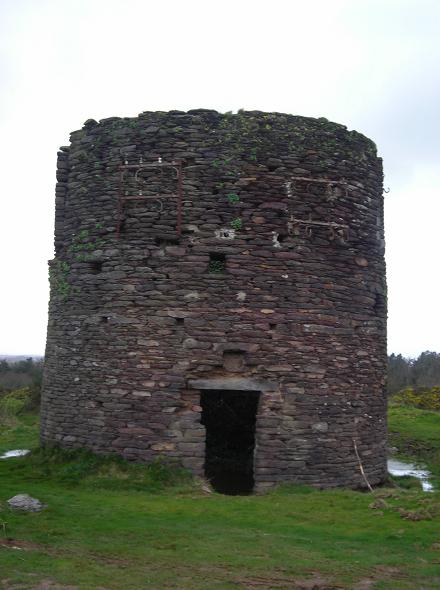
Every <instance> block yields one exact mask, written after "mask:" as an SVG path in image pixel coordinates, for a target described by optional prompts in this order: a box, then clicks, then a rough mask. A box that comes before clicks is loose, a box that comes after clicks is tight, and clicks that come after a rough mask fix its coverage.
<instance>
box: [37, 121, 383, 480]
mask: <svg viewBox="0 0 440 590" xmlns="http://www.w3.org/2000/svg"><path fill="white" fill-rule="evenodd" d="M57 181H58V182H57V187H56V221H55V246H56V256H55V259H54V260H52V261H51V262H50V277H51V300H50V316H49V326H48V340H47V350H46V368H45V376H44V392H43V407H42V440H43V442H44V443H57V444H60V445H62V446H64V447H78V446H84V447H89V448H91V449H93V450H94V451H97V452H116V453H119V454H121V455H122V456H124V457H126V458H127V459H132V460H138V461H145V462H148V461H151V460H153V459H154V458H156V457H157V456H162V457H168V458H176V459H178V460H180V461H181V462H183V464H184V465H185V466H187V467H188V468H190V469H191V470H192V471H193V472H194V473H196V474H203V465H204V456H205V455H204V453H205V429H204V426H203V425H202V424H201V422H200V412H201V407H200V392H201V391H205V390H209V389H213V390H236V391H240V390H242V391H246V390H252V391H260V392H261V395H260V401H259V406H258V413H257V424H256V445H255V453H254V476H255V487H256V489H257V490H264V489H265V488H266V487H269V486H272V485H274V484H276V483H278V482H281V481H296V482H304V483H309V484H312V485H316V486H321V487H331V486H339V485H346V486H351V487H362V486H363V485H364V481H363V479H362V477H361V474H360V470H359V463H358V459H357V457H356V453H355V449H354V443H356V445H357V449H358V451H359V456H360V458H361V461H362V463H363V466H364V469H365V471H366V474H367V477H368V478H369V480H370V482H371V483H372V484H374V483H379V482H381V481H382V480H383V479H384V477H385V474H386V468H385V436H386V416H385V414H386V402H385V393H384V380H385V365H386V286H385V267H384V241H383V201H382V166H381V160H380V159H379V158H377V156H376V149H375V146H374V144H373V143H372V142H371V141H370V140H368V139H367V138H365V137H364V136H362V135H360V134H359V133H356V132H355V131H351V132H349V131H348V130H347V129H346V128H345V127H344V126H342V125H338V124H335V123H331V122H328V121H327V120H325V119H311V118H304V117H296V116H291V115H284V114H280V113H262V112H250V111H249V112H239V113H238V114H220V113H217V112H215V111H212V110H193V111H189V112H187V113H186V112H181V111H170V112H145V113H142V114H140V115H139V116H138V117H135V118H116V117H115V118H110V119H104V120H101V121H100V122H99V123H98V122H96V121H93V120H89V121H86V123H85V124H84V127H83V129H82V130H80V131H75V132H74V133H72V135H71V145H70V146H69V147H62V148H61V149H60V152H59V154H58V170H57ZM133 197H138V198H133Z"/></svg>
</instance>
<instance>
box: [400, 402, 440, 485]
mask: <svg viewBox="0 0 440 590" xmlns="http://www.w3.org/2000/svg"><path fill="white" fill-rule="evenodd" d="M388 430H389V442H390V444H392V445H395V446H396V447H397V448H398V449H399V453H401V454H403V455H405V456H407V457H408V458H410V459H413V460H415V461H419V462H423V463H425V464H426V465H427V466H428V468H429V469H430V471H431V472H432V474H433V483H434V485H436V487H437V488H439V487H440V412H433V411H430V410H421V409H419V408H414V407H411V406H400V405H397V404H393V403H391V404H390V407H389V411H388Z"/></svg>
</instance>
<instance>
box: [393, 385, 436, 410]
mask: <svg viewBox="0 0 440 590" xmlns="http://www.w3.org/2000/svg"><path fill="white" fill-rule="evenodd" d="M391 401H392V402H393V403H395V404H400V405H403V406H411V407H414V408H420V409H422V410H433V411H437V412H438V411H440V386H437V387H432V388H428V387H419V388H415V389H413V388H412V387H407V388H406V389H402V390H401V391H399V392H398V393H396V394H394V395H393V396H392V397H391Z"/></svg>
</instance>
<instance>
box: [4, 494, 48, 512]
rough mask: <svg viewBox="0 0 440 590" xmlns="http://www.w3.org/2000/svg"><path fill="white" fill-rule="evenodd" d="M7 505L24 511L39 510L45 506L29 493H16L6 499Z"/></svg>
mask: <svg viewBox="0 0 440 590" xmlns="http://www.w3.org/2000/svg"><path fill="white" fill-rule="evenodd" d="M8 505H9V506H10V507H11V508H14V509H16V510H24V511H25V512H41V510H43V509H44V508H46V504H43V503H42V502H40V500H37V498H32V496H29V494H17V495H16V496H13V497H12V498H10V499H9V500H8Z"/></svg>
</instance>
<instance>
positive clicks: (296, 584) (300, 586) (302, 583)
mask: <svg viewBox="0 0 440 590" xmlns="http://www.w3.org/2000/svg"><path fill="white" fill-rule="evenodd" d="M234 583H238V584H240V585H241V586H242V587H243V588H245V589H246V590H254V589H260V590H261V589H263V588H264V589H265V590H268V589H272V588H273V589H275V588H276V589H280V590H281V589H284V590H341V589H342V588H343V587H342V586H337V585H335V584H333V583H332V582H331V581H330V580H329V579H328V578H327V579H326V578H322V577H321V576H320V575H319V574H317V575H315V576H313V577H311V578H286V577H284V576H273V575H271V576H246V577H245V578H238V579H235V580H234Z"/></svg>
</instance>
